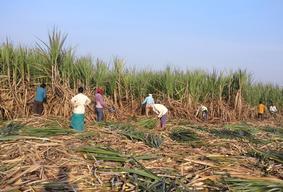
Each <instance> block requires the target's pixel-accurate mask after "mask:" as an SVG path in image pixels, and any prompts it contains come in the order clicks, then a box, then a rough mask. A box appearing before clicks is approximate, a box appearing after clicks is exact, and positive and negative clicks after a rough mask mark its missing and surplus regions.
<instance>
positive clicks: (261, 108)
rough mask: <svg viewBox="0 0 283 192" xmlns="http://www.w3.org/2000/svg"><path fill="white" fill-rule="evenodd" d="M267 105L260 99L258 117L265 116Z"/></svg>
mask: <svg viewBox="0 0 283 192" xmlns="http://www.w3.org/2000/svg"><path fill="white" fill-rule="evenodd" d="M265 108H266V107H265V105H264V104H263V103H262V101H259V104H258V114H257V118H258V119H260V120H262V118H263V114H264V113H265Z"/></svg>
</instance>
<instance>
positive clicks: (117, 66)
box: [0, 29, 283, 109]
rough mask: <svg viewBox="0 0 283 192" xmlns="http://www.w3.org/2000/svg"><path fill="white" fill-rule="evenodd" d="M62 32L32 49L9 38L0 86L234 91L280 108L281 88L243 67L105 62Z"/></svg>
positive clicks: (187, 94)
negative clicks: (141, 66)
mask: <svg viewBox="0 0 283 192" xmlns="http://www.w3.org/2000/svg"><path fill="white" fill-rule="evenodd" d="M66 39H67V35H65V34H62V33H61V32H60V31H58V30H56V29H54V30H53V31H52V32H51V33H49V35H48V40H47V41H43V40H38V42H37V46H36V47H35V48H25V47H22V46H19V47H15V46H13V45H12V44H11V43H10V42H9V41H7V42H5V43H3V44H2V46H0V76H1V80H0V82H1V83H2V84H3V85H9V86H10V87H11V86H12V85H21V84H23V85H25V83H26V82H29V83H33V82H36V83H39V82H41V81H43V80H44V81H46V82H47V83H54V82H56V83H63V84H66V85H67V86H69V87H71V88H76V87H78V86H79V85H82V84H83V85H84V86H87V87H90V88H93V87H96V86H100V87H103V88H104V89H105V91H106V93H107V94H109V95H112V96H113V95H114V93H115V94H116V96H117V94H118V96H117V98H119V99H123V98H125V97H126V98H127V99H129V97H130V96H132V98H138V99H141V98H143V97H144V96H145V95H147V94H148V93H152V94H154V95H159V96H160V98H159V99H164V98H168V97H170V98H173V99H176V100H181V101H182V102H193V103H199V102H209V101H214V100H216V101H220V100H221V101H225V102H226V103H227V104H228V105H230V106H234V104H235V99H236V96H237V93H239V91H240V93H241V96H242V97H243V99H244V100H245V101H246V102H247V103H248V104H250V105H252V106H256V105H257V104H258V101H259V100H263V101H264V102H267V101H269V100H272V101H273V103H274V104H275V105H276V106H277V107H278V108H279V109H280V108H281V107H283V94H282V93H283V89H282V87H279V86H277V85H271V84H262V83H256V82H253V81H252V77H251V75H250V74H249V73H248V72H247V71H245V70H237V71H231V72H229V73H224V72H217V71H216V70H214V71H213V72H211V73H209V72H205V71H201V70H194V71H189V70H187V71H181V70H176V69H172V68H171V67H167V68H165V69H164V70H161V71H148V70H139V71H137V70H135V69H129V68H126V64H125V62H124V60H122V59H119V58H115V59H114V60H113V62H112V63H110V64H106V63H105V62H104V61H102V60H99V59H97V60H96V61H93V60H92V58H91V57H85V56H81V57H77V56H76V54H75V52H74V51H73V49H72V48H71V47H66V45H65V43H66Z"/></svg>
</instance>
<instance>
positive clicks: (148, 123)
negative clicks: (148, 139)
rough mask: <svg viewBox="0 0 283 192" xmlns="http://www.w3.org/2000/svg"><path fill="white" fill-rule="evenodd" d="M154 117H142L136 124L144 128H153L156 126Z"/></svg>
mask: <svg viewBox="0 0 283 192" xmlns="http://www.w3.org/2000/svg"><path fill="white" fill-rule="evenodd" d="M156 124H157V120H156V119H142V120H140V121H139V122H138V125H139V126H141V127H144V128H148V129H153V128H155V127H156Z"/></svg>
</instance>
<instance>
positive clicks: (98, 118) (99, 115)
mask: <svg viewBox="0 0 283 192" xmlns="http://www.w3.org/2000/svg"><path fill="white" fill-rule="evenodd" d="M95 112H96V121H103V119H104V114H103V108H95Z"/></svg>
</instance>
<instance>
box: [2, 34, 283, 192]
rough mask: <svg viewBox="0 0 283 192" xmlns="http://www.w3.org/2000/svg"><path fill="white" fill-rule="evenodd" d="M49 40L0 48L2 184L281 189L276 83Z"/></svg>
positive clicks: (19, 187)
mask: <svg viewBox="0 0 283 192" xmlns="http://www.w3.org/2000/svg"><path fill="white" fill-rule="evenodd" d="M48 39H49V40H48V41H47V42H42V41H39V42H38V43H37V46H35V47H33V48H27V47H21V46H19V47H18V46H16V45H14V44H12V43H10V42H9V41H7V42H5V43H3V44H2V45H1V47H0V65H1V66H0V73H1V74H0V76H1V80H0V90H1V92H0V111H1V121H0V191H1V192H20V191H24V192H37V191H46V192H47V191H48V192H49V191H97V192H98V191H149V192H171V191H178V192H181V191H184V192H186V191H188V192H190V191H205V192H206V191H251V192H252V191H253V192H254V191H262V192H265V191H272V192H275V191H276V192H280V191H283V180H282V179H283V124H282V123H283V119H282V110H281V109H282V107H283V95H282V93H283V89H282V87H280V86H276V85H272V84H263V83H253V82H252V81H251V78H252V76H251V75H250V74H249V72H248V71H246V70H236V71H233V72H231V73H228V74H225V73H222V72H217V71H214V72H211V73H209V72H204V71H199V70H195V71H194V70H188V71H181V70H175V69H172V68H170V67H167V68H166V69H164V70H161V71H136V70H132V69H129V68H126V67H125V61H124V60H123V59H120V58H114V59H113V61H112V63H111V64H110V65H109V64H107V63H105V62H104V61H102V60H99V59H97V60H92V58H91V57H85V56H82V57H78V56H75V54H74V52H73V50H72V49H71V48H68V47H67V46H65V44H64V43H65V40H66V36H65V35H64V34H63V33H61V32H59V31H57V30H53V31H52V32H51V33H49V35H48ZM273 106H276V111H273V109H272V107H273Z"/></svg>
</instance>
